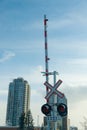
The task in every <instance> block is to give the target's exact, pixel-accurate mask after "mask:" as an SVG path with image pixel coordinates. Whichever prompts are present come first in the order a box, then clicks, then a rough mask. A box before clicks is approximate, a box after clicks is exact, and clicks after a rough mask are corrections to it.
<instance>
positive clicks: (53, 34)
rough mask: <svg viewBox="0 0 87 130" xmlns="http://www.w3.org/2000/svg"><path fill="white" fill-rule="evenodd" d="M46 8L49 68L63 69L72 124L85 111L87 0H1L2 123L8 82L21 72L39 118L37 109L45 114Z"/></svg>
mask: <svg viewBox="0 0 87 130" xmlns="http://www.w3.org/2000/svg"><path fill="white" fill-rule="evenodd" d="M44 14H46V15H47V18H48V47H49V48H48V49H49V50H48V53H49V57H50V61H49V70H50V71H54V70H56V71H58V72H59V76H58V79H59V78H60V79H62V80H63V84H62V87H61V91H63V92H64V93H65V95H66V96H67V99H68V105H69V118H70V119H71V125H78V126H79V127H80V125H79V122H80V121H82V120H83V116H85V115H87V105H86V104H87V101H86V100H87V96H86V93H87V1H86V0H73V1H72V0H66V1H65V0H61V1H60V0H54V1H52V0H48V1H47V0H44V1H43V0H36V1H35V0H24V1H23V0H0V104H1V106H2V107H1V108H0V115H2V116H1V117H3V118H1V119H0V124H2V122H4V120H5V113H4V111H6V104H7V93H8V85H9V82H11V81H12V80H13V79H14V78H17V77H23V78H24V79H25V80H27V81H28V82H29V84H30V86H31V109H32V113H33V116H34V118H35V123H36V124H37V115H39V116H40V118H41V119H42V116H43V115H42V114H41V112H40V107H41V105H42V104H43V103H45V99H44V97H45V86H44V85H43V83H44V82H45V77H43V76H42V74H41V71H44V68H45V65H44V24H43V19H44ZM38 92H39V93H38ZM36 99H37V101H38V102H37V103H36ZM36 105H37V110H36V111H35V110H34V108H35V107H36ZM82 105H83V106H85V107H84V108H81V106H82ZM75 118H76V120H74V119H75ZM40 123H41V122H40Z"/></svg>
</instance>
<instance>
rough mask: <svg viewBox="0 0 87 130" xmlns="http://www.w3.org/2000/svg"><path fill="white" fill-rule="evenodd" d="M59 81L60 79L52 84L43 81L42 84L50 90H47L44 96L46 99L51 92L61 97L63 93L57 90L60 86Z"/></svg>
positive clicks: (60, 81)
mask: <svg viewBox="0 0 87 130" xmlns="http://www.w3.org/2000/svg"><path fill="white" fill-rule="evenodd" d="M61 83H62V80H58V81H57V83H56V84H55V85H54V86H52V85H51V84H49V83H48V82H47V81H46V82H45V83H44V85H45V86H46V87H48V88H49V89H50V91H48V93H47V95H46V97H45V98H46V99H47V100H48V99H49V98H50V96H51V95H53V94H57V95H58V96H59V97H61V98H63V96H64V94H63V93H61V92H60V91H58V90H57V88H58V87H59V86H60V84H61Z"/></svg>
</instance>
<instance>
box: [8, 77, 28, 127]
mask: <svg viewBox="0 0 87 130" xmlns="http://www.w3.org/2000/svg"><path fill="white" fill-rule="evenodd" d="M29 109H30V86H29V84H28V82H27V81H25V80H24V79H23V78H17V79H14V80H13V82H10V84H9V91H8V102H7V114H6V124H7V125H11V126H17V125H19V117H20V116H21V114H22V113H23V112H24V113H27V112H28V110H29Z"/></svg>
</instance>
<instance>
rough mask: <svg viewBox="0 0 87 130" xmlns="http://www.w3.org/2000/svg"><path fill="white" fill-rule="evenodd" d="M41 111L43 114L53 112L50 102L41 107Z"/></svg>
mask: <svg viewBox="0 0 87 130" xmlns="http://www.w3.org/2000/svg"><path fill="white" fill-rule="evenodd" d="M41 111H42V113H43V114H45V115H46V116H47V115H48V114H50V112H51V106H50V105H49V104H44V105H43V106H42V107H41Z"/></svg>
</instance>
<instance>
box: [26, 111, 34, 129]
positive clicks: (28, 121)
mask: <svg viewBox="0 0 87 130" xmlns="http://www.w3.org/2000/svg"><path fill="white" fill-rule="evenodd" d="M26 126H27V127H28V128H31V129H34V123H33V117H32V113H31V111H30V110H29V111H28V112H27V114H26Z"/></svg>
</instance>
